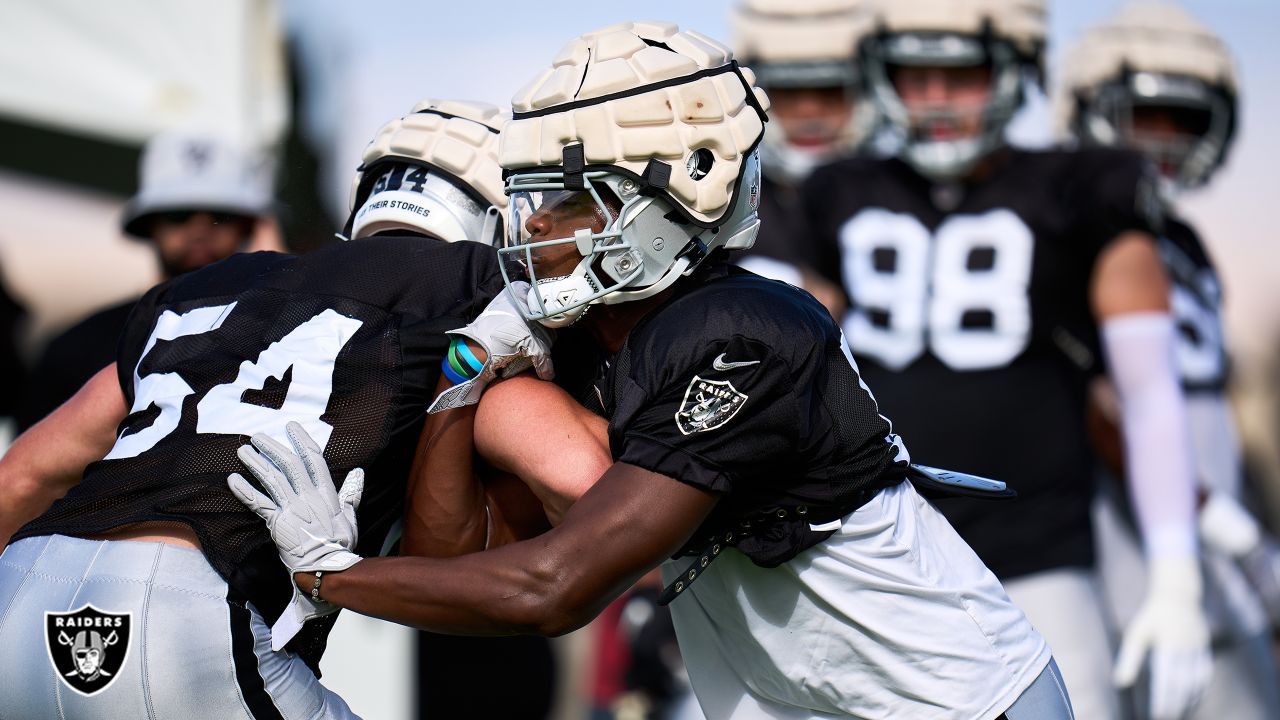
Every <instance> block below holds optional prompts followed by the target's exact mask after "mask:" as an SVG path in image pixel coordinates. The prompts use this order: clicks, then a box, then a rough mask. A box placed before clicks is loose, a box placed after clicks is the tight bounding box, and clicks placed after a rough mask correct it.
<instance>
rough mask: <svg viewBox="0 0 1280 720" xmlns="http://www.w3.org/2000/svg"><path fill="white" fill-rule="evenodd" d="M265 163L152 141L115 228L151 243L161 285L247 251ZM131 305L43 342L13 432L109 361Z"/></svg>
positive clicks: (218, 147) (209, 145) (212, 144)
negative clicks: (136, 185) (135, 186)
mask: <svg viewBox="0 0 1280 720" xmlns="http://www.w3.org/2000/svg"><path fill="white" fill-rule="evenodd" d="M271 165H272V161H271V158H270V157H269V155H268V154H267V153H264V152H258V151H254V150H251V149H250V148H247V147H243V146H241V145H239V144H237V143H235V142H232V141H230V140H228V139H225V138H221V137H218V136H216V135H213V134H207V133H200V132H194V131H190V130H173V131H168V132H165V133H161V134H159V135H156V136H155V137H153V138H152V139H151V140H150V141H149V142H148V143H147V145H146V148H145V149H144V150H143V153H142V161H141V163H140V164H139V174H140V175H141V186H140V187H139V189H138V192H137V194H136V195H134V196H133V198H132V199H130V200H129V203H128V204H127V205H126V206H125V209H124V214H123V215H122V217H121V230H123V231H124V234H125V236H126V237H129V238H131V239H133V240H137V241H139V242H149V243H151V244H152V246H153V247H154V248H155V252H156V259H157V261H158V263H159V266H160V274H161V279H162V280H171V279H173V278H175V277H177V276H179V275H181V274H183V273H187V272H191V271H192V270H198V269H200V268H202V267H204V266H205V265H209V264H212V263H215V262H217V261H219V260H222V259H224V258H227V257H229V256H231V255H233V254H235V253H237V252H241V251H243V250H246V249H248V248H249V245H250V243H251V242H253V240H254V237H255V235H256V234H258V231H259V230H260V229H262V227H263V226H264V225H265V224H267V223H271V222H272V221H273V215H274V207H273V201H272V186H273V176H274V172H273V170H272V167H271ZM137 300H138V298H137V297H130V298H128V299H126V300H125V301H123V302H121V303H119V304H116V305H113V306H111V307H108V308H105V309H102V310H99V311H98V312H95V313H94V314H92V315H90V316H88V317H87V318H85V319H84V320H81V321H80V322H79V323H77V324H75V325H73V326H72V327H71V328H70V329H68V330H67V331H65V332H64V333H62V334H61V335H58V336H57V337H55V338H54V339H53V340H51V341H50V342H49V344H48V345H47V346H46V347H45V351H44V353H43V354H42V356H41V358H40V360H39V362H38V363H37V364H36V367H35V370H34V372H33V382H31V383H30V384H29V385H28V389H27V392H26V393H25V395H26V397H25V398H24V400H23V401H22V404H21V408H20V410H19V411H18V417H17V419H18V427H19V430H25V429H26V428H28V427H30V426H32V425H34V424H35V423H37V422H39V421H40V420H41V419H42V418H44V416H46V415H48V414H49V413H50V412H52V411H53V410H54V409H55V408H56V407H58V406H59V405H61V404H62V403H63V402H64V401H66V400H67V398H69V397H71V396H72V395H74V394H75V392H76V391H77V390H79V389H80V387H81V386H82V385H84V383H85V382H86V381H87V380H88V379H89V378H91V377H93V374H94V373H96V372H97V371H99V370H101V369H102V368H103V367H105V366H106V365H107V364H109V363H110V362H111V361H112V360H114V359H115V347H116V340H117V338H119V337H120V333H121V331H122V330H123V329H124V326H125V321H126V320H127V319H128V317H129V311H130V310H132V309H133V305H134V303H135V302H137Z"/></svg>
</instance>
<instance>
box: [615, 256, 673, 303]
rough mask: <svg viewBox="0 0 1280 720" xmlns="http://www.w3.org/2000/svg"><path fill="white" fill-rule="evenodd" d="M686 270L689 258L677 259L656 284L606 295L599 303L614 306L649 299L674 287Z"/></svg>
mask: <svg viewBox="0 0 1280 720" xmlns="http://www.w3.org/2000/svg"><path fill="white" fill-rule="evenodd" d="M688 268H689V257H688V256H687V255H686V256H684V257H681V258H677V259H676V261H675V262H674V263H672V264H671V269H670V270H668V271H667V274H666V275H663V276H662V277H661V278H659V279H658V282H656V283H653V284H652V285H650V286H648V287H643V288H640V289H639V290H619V291H618V292H614V293H609V294H608V295H605V296H604V297H602V298H600V303H601V304H603V305H615V304H617V303H623V302H632V301H633V300H644V299H645V298H651V297H653V296H654V295H657V294H658V293H660V292H662V291H663V290H666V289H667V288H669V287H671V286H672V285H674V284H675V282H676V280H679V279H680V276H681V275H684V272H685V270H687V269H688Z"/></svg>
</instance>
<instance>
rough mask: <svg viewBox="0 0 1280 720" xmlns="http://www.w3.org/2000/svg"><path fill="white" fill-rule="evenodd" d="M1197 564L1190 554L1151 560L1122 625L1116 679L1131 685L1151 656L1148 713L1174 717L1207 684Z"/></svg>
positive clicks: (1208, 662) (1159, 719)
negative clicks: (1142, 594)
mask: <svg viewBox="0 0 1280 720" xmlns="http://www.w3.org/2000/svg"><path fill="white" fill-rule="evenodd" d="M1200 593H1201V583H1200V565H1199V562H1198V561H1197V559H1196V558H1195V557H1193V556H1179V557H1158V558H1155V559H1154V560H1152V561H1151V564H1150V579H1149V581H1148V583H1147V597H1146V599H1145V600H1144V601H1143V604H1142V607H1141V608H1140V609H1139V610H1138V614H1137V615H1136V616H1135V617H1134V619H1133V621H1132V622H1130V623H1129V627H1127V628H1125V632H1124V640H1123V641H1122V642H1121V644H1120V654H1119V655H1118V656H1117V657H1116V665H1115V676H1114V678H1115V682H1116V685H1118V686H1120V687H1129V686H1130V685H1132V684H1133V683H1134V681H1135V680H1137V678H1138V671H1139V670H1141V668H1142V661H1143V658H1145V657H1146V655H1147V653H1148V651H1150V654H1151V673H1150V674H1151V689H1150V712H1151V717H1152V718H1153V719H1154V720H1176V719H1177V718H1180V717H1182V716H1183V715H1185V714H1186V713H1187V711H1188V710H1190V709H1191V708H1192V707H1194V706H1195V704H1196V703H1197V702H1199V700H1200V697H1201V696H1202V695H1203V694H1204V691H1205V688H1206V686H1207V685H1208V683H1209V675H1210V673H1211V672H1212V669H1213V668H1212V657H1211V656H1210V653H1209V624H1208V622H1207V621H1206V620H1205V617H1204V612H1203V611H1202V610H1201V608H1200Z"/></svg>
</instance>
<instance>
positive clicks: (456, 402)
mask: <svg viewBox="0 0 1280 720" xmlns="http://www.w3.org/2000/svg"><path fill="white" fill-rule="evenodd" d="M528 303H529V283H527V282H523V281H515V282H512V283H511V284H510V285H509V286H507V288H506V289H504V290H503V291H502V292H500V293H498V296H497V297H495V298H494V299H493V300H492V301H491V302H490V303H489V306H488V307H486V308H485V309H484V312H481V313H480V314H479V315H478V316H477V317H476V319H475V320H473V321H472V322H471V324H469V325H467V326H466V327H462V328H458V329H457V330H450V331H449V334H450V335H460V336H462V337H465V338H468V339H471V340H474V341H475V342H477V343H479V344H480V346H481V347H483V348H484V351H485V353H486V354H487V355H488V357H487V358H486V359H485V362H484V368H482V369H481V370H480V374H479V375H477V376H476V377H474V378H471V379H470V380H468V381H466V382H464V383H459V384H457V385H454V386H453V387H451V388H449V389H448V390H445V391H444V392H442V393H440V396H439V397H437V398H436V399H435V402H433V403H431V407H429V408H427V412H430V413H437V412H440V411H442V410H449V409H451V408H459V407H465V406H467V405H474V404H475V403H477V402H480V395H481V394H482V393H483V392H484V388H485V386H486V385H488V384H489V383H490V382H491V381H492V380H493V379H494V378H495V377H498V376H499V375H501V376H502V377H510V376H512V375H516V374H518V373H521V372H523V371H524V370H526V369H528V368H529V367H530V366H532V367H533V369H534V371H535V372H537V373H538V377H540V378H542V379H543V380H551V379H552V378H554V377H555V370H554V369H553V368H552V367H551V339H552V338H551V333H550V332H548V331H547V329H546V328H544V327H543V326H541V325H539V324H538V323H530V322H528V321H527V320H525V319H524V318H525V314H527V313H528V311H529V304H528ZM522 311H523V312H522Z"/></svg>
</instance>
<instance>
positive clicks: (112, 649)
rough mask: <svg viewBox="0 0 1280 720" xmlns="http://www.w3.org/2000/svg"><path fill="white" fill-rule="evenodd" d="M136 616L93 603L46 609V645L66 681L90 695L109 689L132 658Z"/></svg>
mask: <svg viewBox="0 0 1280 720" xmlns="http://www.w3.org/2000/svg"><path fill="white" fill-rule="evenodd" d="M132 619H133V613H127V612H125V613H109V612H103V611H102V610H99V609H97V608H95V607H93V606H92V605H85V606H84V607H82V608H80V609H79V610H72V611H70V612H46V613H45V614H44V636H45V647H46V649H47V650H48V651H49V662H51V663H53V669H54V671H55V672H57V674H58V677H60V678H62V682H64V683H66V684H67V687H69V688H71V689H72V690H74V691H76V692H78V693H80V694H81V695H86V696H87V695H96V694H97V693H99V692H102V691H103V690H105V689H106V688H107V686H108V685H110V684H111V683H112V682H113V681H114V680H115V679H116V675H117V673H119V672H120V668H122V667H124V663H125V660H128V659H129V630H130V625H131V622H130V621H131V620H132Z"/></svg>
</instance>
